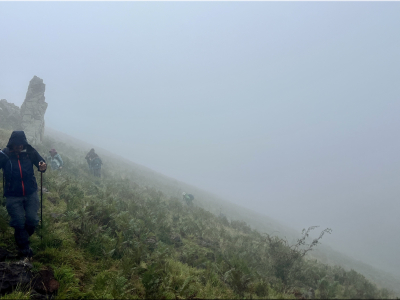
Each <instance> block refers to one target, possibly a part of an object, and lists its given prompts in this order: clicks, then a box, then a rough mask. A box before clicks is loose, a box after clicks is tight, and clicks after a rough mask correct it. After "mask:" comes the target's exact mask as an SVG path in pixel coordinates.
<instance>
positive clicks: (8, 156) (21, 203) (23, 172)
mask: <svg viewBox="0 0 400 300" xmlns="http://www.w3.org/2000/svg"><path fill="white" fill-rule="evenodd" d="M33 165H35V166H36V167H37V168H38V170H39V171H40V172H45V171H46V168H47V165H46V162H45V160H44V159H43V158H42V157H41V156H40V154H39V153H38V152H37V151H36V150H35V149H34V148H33V147H32V146H31V145H29V144H28V142H27V140H26V136H25V133H24V132H23V131H13V132H12V134H11V137H10V140H9V141H8V144H7V147H6V148H4V149H3V151H1V152H0V169H3V173H4V177H5V189H4V195H5V197H6V201H7V204H6V207H7V211H8V214H9V215H10V217H11V221H10V226H11V227H14V229H15V232H14V237H15V241H16V243H17V246H18V250H19V254H20V255H21V256H23V257H28V258H30V257H32V256H33V252H32V249H31V248H30V247H29V237H30V236H31V235H32V234H33V233H34V232H35V229H36V226H37V225H38V223H39V217H38V210H39V206H40V203H39V196H38V193H37V191H38V187H37V183H36V178H35V175H34V172H33Z"/></svg>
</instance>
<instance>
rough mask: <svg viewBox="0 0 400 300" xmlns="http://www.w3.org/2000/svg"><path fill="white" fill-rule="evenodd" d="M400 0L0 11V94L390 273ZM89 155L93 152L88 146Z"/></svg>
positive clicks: (399, 223) (397, 168) (399, 119)
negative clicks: (41, 108) (38, 87)
mask: <svg viewBox="0 0 400 300" xmlns="http://www.w3.org/2000/svg"><path fill="white" fill-rule="evenodd" d="M399 16H400V3H399V2H90V1H89V2H0V54H1V55H0V98H1V99H7V100H8V101H9V102H13V103H15V104H16V105H21V104H22V102H23V101H24V99H25V94H26V91H27V87H28V84H29V81H30V80H31V79H32V77H33V76H34V75H37V76H38V77H40V78H42V79H43V80H44V83H45V84H46V92H45V97H46V102H48V104H49V106H48V109H47V112H46V116H45V120H46V125H48V126H50V127H52V128H54V129H56V130H59V131H62V132H64V133H67V134H69V135H71V136H74V137H76V138H79V139H82V140H85V141H87V142H89V143H92V144H94V145H98V146H100V147H102V148H105V149H107V150H110V151H113V152H115V153H116V154H119V155H121V156H123V157H126V158H127V159H129V160H131V161H133V162H136V163H138V164H141V165H144V166H147V167H150V168H151V169H153V170H155V171H158V172H160V173H163V174H165V175H168V176H170V177H173V178H176V179H178V180H180V181H183V182H186V183H189V184H192V185H195V186H197V187H199V188H203V189H205V190H208V191H210V192H213V193H215V194H218V195H221V196H222V197H223V198H225V199H228V200H230V201H232V202H235V203H237V204H240V205H242V206H245V207H247V208H250V209H252V210H255V211H257V212H260V213H263V214H266V215H269V216H271V217H273V218H275V219H277V220H280V221H281V222H282V223H284V224H287V225H289V226H291V227H293V228H295V229H296V230H298V231H301V229H303V228H306V227H309V226H311V225H319V226H321V228H326V227H329V228H332V230H333V232H332V234H331V235H329V236H326V237H324V241H323V242H324V243H326V244H329V245H333V246H334V248H335V249H338V250H341V251H343V252H344V253H347V254H349V255H351V256H353V257H355V258H357V259H360V260H362V261H364V262H367V263H370V264H372V265H374V266H377V267H380V268H382V269H385V270H388V271H391V272H393V273H396V274H398V275H400V271H399V270H400V252H399V248H400V234H399V228H400V218H399V212H400V175H399V174H400V139H399V128H400V96H399V95H400V17H399ZM88 150H89V149H88Z"/></svg>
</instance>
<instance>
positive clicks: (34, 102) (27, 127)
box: [21, 76, 48, 145]
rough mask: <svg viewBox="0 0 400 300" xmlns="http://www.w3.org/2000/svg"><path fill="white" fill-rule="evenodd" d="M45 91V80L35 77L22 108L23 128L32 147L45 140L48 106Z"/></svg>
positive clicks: (30, 83)
mask: <svg viewBox="0 0 400 300" xmlns="http://www.w3.org/2000/svg"><path fill="white" fill-rule="evenodd" d="M44 91H45V84H44V83H43V79H40V78H39V77H37V76H33V78H32V80H31V81H30V82H29V86H28V91H27V93H26V97H25V101H24V103H23V104H22V106H21V127H22V130H23V131H25V135H26V138H27V140H28V142H29V143H31V144H32V145H37V144H39V143H41V142H42V140H43V135H44V114H45V113H46V109H47V105H48V104H47V103H46V101H45V98H44Z"/></svg>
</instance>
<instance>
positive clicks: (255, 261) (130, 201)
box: [0, 130, 393, 299]
mask: <svg viewBox="0 0 400 300" xmlns="http://www.w3.org/2000/svg"><path fill="white" fill-rule="evenodd" d="M9 136H10V134H9V132H7V131H2V130H0V145H5V144H6V142H7V140H8V137H9ZM51 148H56V149H57V151H58V152H59V153H60V154H61V155H62V158H63V160H64V166H65V167H64V169H63V170H62V171H61V172H56V171H51V170H50V169H49V170H48V171H47V172H46V173H45V175H44V186H45V187H46V188H47V189H48V191H49V193H44V195H43V201H44V202H43V203H44V205H43V206H44V211H43V218H44V220H43V230H39V232H38V234H35V235H33V236H32V238H31V240H32V248H33V249H34V251H35V256H34V268H35V269H36V270H39V269H41V268H42V267H44V266H51V267H52V268H53V270H54V271H55V277H56V279H57V280H58V281H59V282H60V289H59V291H58V295H57V297H56V298H58V299H111V298H117V299H131V298H132V299H137V298H161V299H197V298H213V299H215V298H229V299H233V298H253V299H295V298H296V296H299V295H304V296H305V297H308V296H309V294H308V293H309V289H310V288H312V289H314V290H315V297H316V298H323V299H330V298H358V299H366V298H379V299H381V298H390V297H393V295H391V294H390V293H389V292H388V291H387V290H385V289H378V288H377V287H376V286H375V285H374V284H372V283H371V282H369V281H368V280H367V279H366V278H365V277H364V276H362V275H360V274H359V273H357V272H355V271H345V270H344V269H343V268H341V267H333V266H328V265H324V264H321V263H319V262H317V261H315V260H307V259H306V256H305V254H306V253H308V252H309V251H311V250H312V249H313V248H314V247H315V246H316V245H317V244H318V242H319V239H320V238H322V236H323V235H324V234H325V233H329V229H326V230H324V231H322V232H321V235H320V236H319V238H317V239H314V240H312V241H311V242H308V240H309V239H308V238H307V237H308V234H309V233H310V230H312V229H314V228H310V229H309V230H307V231H304V232H303V235H302V237H301V238H300V239H298V241H297V243H295V244H294V245H289V243H288V242H287V241H286V240H284V239H281V238H279V237H276V236H271V235H268V234H264V233H260V232H259V231H257V230H254V229H252V228H251V227H250V226H248V225H247V224H246V223H245V222H243V221H240V220H236V221H235V220H231V221H229V220H228V219H227V218H226V217H222V216H220V217H218V216H216V215H215V214H213V213H211V212H209V211H207V210H206V209H204V208H202V207H199V206H198V205H197V206H196V203H195V206H194V207H187V206H186V205H185V204H184V203H183V201H182V200H181V199H179V198H175V197H171V196H167V195H165V194H164V193H162V192H160V191H159V190H157V189H155V188H152V187H149V186H145V185H142V184H140V183H138V181H136V180H135V178H137V176H138V174H133V173H132V172H129V171H128V170H127V169H126V168H122V167H121V166H120V165H119V164H118V163H115V162H113V161H112V160H111V158H110V157H108V158H104V159H103V162H104V170H103V177H102V178H101V179H99V178H95V177H93V176H91V175H90V174H89V172H88V168H87V164H86V162H85V160H84V159H83V158H84V154H85V153H83V152H82V151H79V150H76V149H74V148H72V147H69V146H67V145H66V144H63V143H59V142H56V141H55V140H52V139H50V138H46V139H45V141H44V143H43V145H41V146H39V147H36V149H37V150H38V151H39V152H40V153H41V154H42V155H46V154H47V152H48V149H51ZM121 170H123V171H121ZM37 178H38V179H39V178H40V174H38V176H37ZM38 181H40V179H39V180H38ZM0 192H2V190H1V191H0ZM7 218H8V216H7V213H6V211H5V208H4V207H0V231H1V232H0V246H2V247H6V248H8V249H9V250H14V248H13V245H14V242H13V229H12V228H10V227H8V226H5V224H6V223H5V222H7ZM39 235H43V240H42V241H41V240H40V237H39ZM28 294H29V293H28ZM28 294H27V292H26V291H16V292H14V293H12V294H8V295H6V296H4V297H3V299H17V298H28V296H29V295H28Z"/></svg>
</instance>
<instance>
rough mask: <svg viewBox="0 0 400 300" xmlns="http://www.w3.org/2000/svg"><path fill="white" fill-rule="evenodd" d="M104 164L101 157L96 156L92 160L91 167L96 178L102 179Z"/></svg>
mask: <svg viewBox="0 0 400 300" xmlns="http://www.w3.org/2000/svg"><path fill="white" fill-rule="evenodd" d="M102 164H103V162H102V161H101V159H100V157H99V156H98V155H97V154H96V156H95V157H94V158H93V159H92V162H91V165H92V170H93V175H94V176H96V177H101V165H102Z"/></svg>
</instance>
